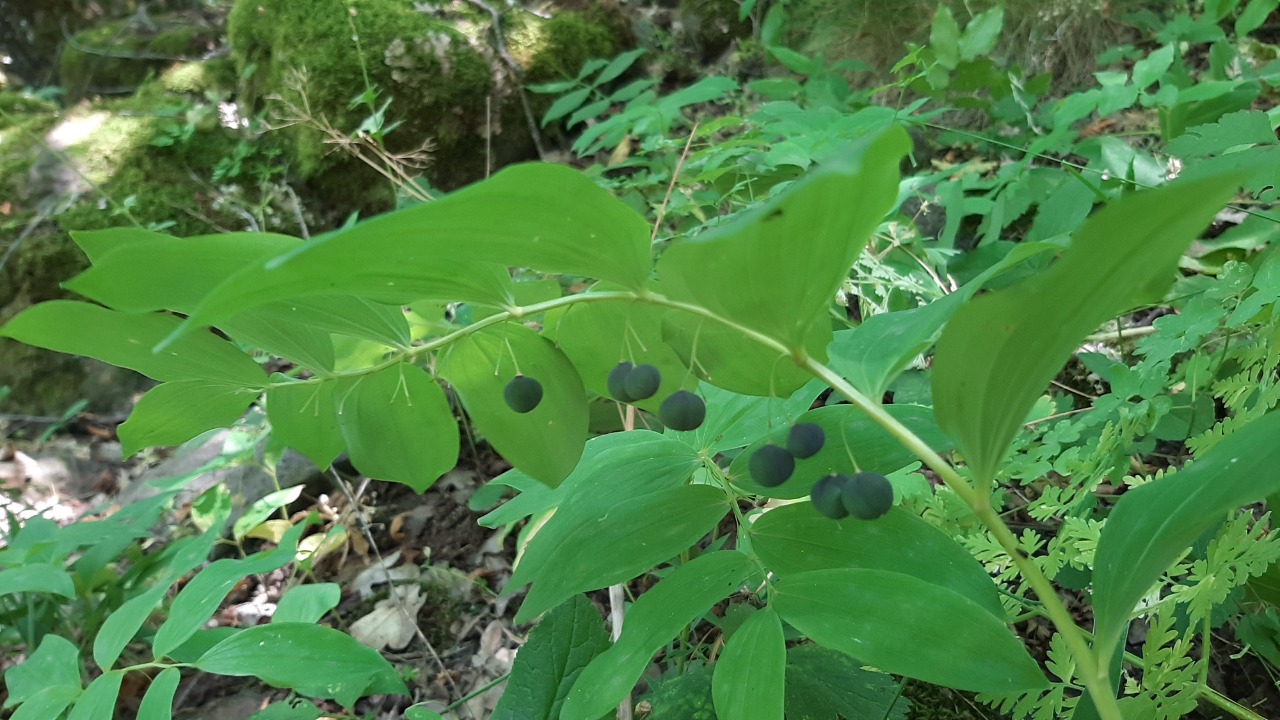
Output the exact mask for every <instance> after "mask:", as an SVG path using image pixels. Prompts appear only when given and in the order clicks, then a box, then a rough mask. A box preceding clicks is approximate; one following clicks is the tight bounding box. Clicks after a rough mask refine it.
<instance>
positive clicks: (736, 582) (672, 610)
mask: <svg viewBox="0 0 1280 720" xmlns="http://www.w3.org/2000/svg"><path fill="white" fill-rule="evenodd" d="M755 570H756V568H755V566H754V564H753V563H752V562H751V559H750V558H748V557H747V556H746V555H744V554H742V553H740V552H738V551H736V550H724V551H720V552H713V553H708V554H706V555H702V556H700V557H698V558H695V559H694V560H691V561H690V562H688V563H686V564H684V565H682V566H680V567H679V568H677V569H676V570H675V571H674V572H672V573H671V574H670V575H668V576H667V577H665V578H663V579H662V580H661V581H659V582H658V584H657V585H654V586H653V587H652V588H650V590H649V591H648V592H646V593H645V594H644V595H641V596H640V597H639V598H638V599H637V600H636V602H635V604H634V605H632V606H631V610H630V611H629V612H628V613H627V617H626V620H625V621H624V622H623V624H622V635H621V636H620V637H619V638H618V642H616V643H614V645H613V647H610V648H609V649H608V650H606V651H604V653H602V654H601V655H600V656H598V657H597V658H596V659H594V660H592V661H591V663H590V664H589V665H587V667H586V669H585V670H583V671H582V674H581V675H579V676H578V680H577V682H575V683H574V684H573V689H572V690H570V691H569V697H568V698H567V699H566V700H565V703H564V707H563V709H562V710H561V714H560V717H561V718H563V720H597V719H598V718H599V717H600V716H601V715H603V714H605V713H606V712H609V711H610V710H611V709H612V708H615V707H617V706H618V703H620V702H622V700H623V699H624V698H626V697H627V694H628V693H630V692H631V689H632V687H634V686H635V684H636V681H637V680H639V679H640V675H641V674H642V673H643V672H644V669H645V667H646V666H647V665H648V664H649V660H650V658H652V657H653V654H654V653H656V652H657V651H658V650H659V649H661V648H662V647H664V646H665V645H666V644H667V643H668V642H669V641H670V640H671V638H673V637H675V636H676V634H677V633H679V632H680V628H682V627H684V626H685V625H689V624H691V623H693V622H696V621H697V620H698V619H700V618H701V617H702V616H703V615H705V614H706V612H707V611H708V610H709V609H711V606H712V605H714V604H716V603H717V602H719V601H721V600H723V599H724V598H725V597H727V596H728V595H730V594H731V593H733V592H734V591H736V590H737V589H738V588H739V587H741V586H742V584H743V583H745V582H746V581H747V578H749V577H751V575H752V574H753V573H754V572H755Z"/></svg>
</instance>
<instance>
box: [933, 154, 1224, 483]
mask: <svg viewBox="0 0 1280 720" xmlns="http://www.w3.org/2000/svg"><path fill="white" fill-rule="evenodd" d="M1240 179H1241V175H1240V174H1239V173H1234V174H1227V175H1219V176H1214V177H1212V178H1205V179H1199V180H1195V181H1190V182H1188V181H1185V180H1183V181H1178V182H1174V183H1172V184H1170V185H1168V186H1166V187H1163V188H1159V189H1157V190H1150V191H1145V192H1140V193H1136V194H1134V195H1130V196H1127V197H1125V198H1123V199H1121V200H1119V201H1117V202H1116V203H1115V204H1113V205H1111V206H1109V207H1107V208H1105V209H1103V210H1102V211H1101V212H1099V213H1098V214H1097V215H1096V216H1094V217H1093V218H1091V219H1090V220H1088V221H1087V222H1086V223H1085V225H1084V226H1083V227H1082V228H1081V229H1080V231H1079V232H1078V233H1077V234H1076V237H1075V238H1074V240H1073V241H1072V244H1071V247H1070V248H1069V249H1068V250H1067V252H1066V253H1064V255H1063V257H1062V259H1061V260H1060V261H1059V262H1058V263H1056V264H1055V265H1053V266H1052V267H1051V268H1050V269H1049V270H1048V271H1047V272H1044V273H1042V274H1040V275H1037V276H1036V277H1034V278H1031V279H1028V280H1026V281H1024V282H1022V283H1020V284H1019V285H1016V286H1014V287H1012V288H1009V289H1007V290H1000V291H996V292H992V293H989V294H987V295H984V296H981V297H977V298H974V299H973V300H971V301H970V302H969V303H967V304H966V305H965V306H964V307H961V308H960V310H959V311H957V312H956V314H955V316H954V317H953V318H952V319H951V321H950V323H948V325H947V328H946V330H944V331H943V333H942V338H941V340H939V342H938V349H937V355H936V357H935V359H934V363H933V397H934V400H935V402H936V412H937V417H938V424H939V425H940V426H941V427H942V429H943V430H944V431H945V432H946V433H947V434H948V435H950V436H951V437H952V438H953V439H954V440H955V442H956V447H957V448H958V449H959V450H960V452H961V453H962V454H963V455H964V459H965V462H967V463H968V464H969V466H970V467H971V468H972V470H973V472H974V475H976V476H977V477H978V478H991V477H994V476H995V472H996V467H997V466H998V464H999V463H1000V460H1001V458H1003V457H1004V454H1005V451H1006V450H1007V449H1008V447H1009V443H1010V442H1012V441H1013V438H1014V436H1015V435H1016V434H1017V432H1018V429H1019V428H1020V427H1021V426H1022V423H1023V421H1025V420H1026V418H1027V413H1028V412H1030V410H1031V407H1032V405H1033V404H1034V403H1035V400H1036V398H1038V397H1039V396H1040V395H1041V393H1042V392H1043V391H1044V388H1045V386H1047V385H1048V384H1049V381H1050V380H1052V379H1053V376H1054V375H1055V374H1056V373H1057V372H1058V371H1059V370H1060V369H1061V368H1062V366H1063V364H1064V363H1065V362H1066V361H1067V359H1068V358H1069V357H1070V356H1071V353H1072V351H1074V350H1075V348H1076V347H1078V345H1079V343H1080V341H1081V340H1082V339H1083V338H1084V337H1085V336H1086V335H1088V334H1089V333H1090V332H1093V331H1094V330H1096V329H1097V328H1098V326H1100V325H1101V324H1102V323H1104V322H1106V321H1107V320H1109V319H1111V318H1113V317H1115V316H1116V315H1118V314H1120V313H1121V312H1123V311H1124V310H1127V309H1129V308H1131V307H1133V306H1135V305H1138V304H1141V303H1143V302H1149V301H1155V300H1159V299H1160V298H1161V297H1162V295H1163V292H1164V289H1165V288H1167V287H1168V286H1169V284H1170V283H1171V282H1172V281H1173V278H1174V276H1175V273H1176V271H1177V263H1178V258H1179V257H1180V256H1181V254H1182V251H1183V250H1185V249H1186V247H1187V246H1188V245H1189V244H1190V243H1191V241H1192V240H1193V239H1195V238H1196V236H1197V235H1199V233H1200V231H1201V230H1202V229H1204V227H1205V225H1207V224H1208V223H1209V221H1210V220H1211V219H1212V218H1213V216H1214V214H1215V213H1216V212H1217V211H1218V210H1219V209H1220V208H1221V207H1222V205H1223V204H1224V203H1226V202H1227V200H1229V199H1230V198H1231V196H1232V195H1233V194H1234V193H1235V190H1236V188H1237V187H1238V186H1239V181H1240Z"/></svg>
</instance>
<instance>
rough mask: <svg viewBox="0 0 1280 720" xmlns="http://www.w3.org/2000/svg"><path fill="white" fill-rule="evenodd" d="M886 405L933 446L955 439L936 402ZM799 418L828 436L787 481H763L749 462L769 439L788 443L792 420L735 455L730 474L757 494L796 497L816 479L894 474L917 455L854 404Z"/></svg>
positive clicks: (942, 448) (947, 445)
mask: <svg viewBox="0 0 1280 720" xmlns="http://www.w3.org/2000/svg"><path fill="white" fill-rule="evenodd" d="M884 409H885V411H886V412H887V413H889V414H890V415H892V416H893V417H894V418H896V419H897V420H898V422H900V423H902V424H903V425H905V426H907V427H909V428H911V431H912V432H913V433H915V434H916V436H917V437H919V438H921V439H922V440H924V441H925V442H926V443H928V444H929V447H931V448H934V449H935V450H937V451H939V452H945V451H946V450H948V449H950V448H951V441H950V440H949V439H948V438H947V436H946V435H943V434H942V431H941V430H939V429H938V425H937V423H936V422H934V419H933V411H932V410H931V409H930V408H927V407H922V406H920V405H886V406H885V408H884ZM795 422H796V423H814V424H815V425H817V426H819V427H821V428H822V431H823V434H824V435H825V436H826V442H825V443H824V444H823V446H822V449H821V450H819V451H818V453H817V454H816V455H813V456H812V457H809V458H806V459H804V460H800V461H797V463H796V472H795V473H794V474H793V475H792V477H791V479H790V480H788V481H787V482H785V483H783V484H781V485H778V486H777V487H764V486H762V485H759V484H757V483H756V482H755V481H754V480H752V479H751V473H750V472H749V471H748V469H747V464H748V463H749V462H750V461H751V455H753V454H754V453H755V451H756V450H758V449H759V448H760V447H761V446H762V445H764V444H765V443H767V442H773V443H774V444H775V445H785V444H786V438H787V433H788V432H789V431H790V426H780V427H775V428H773V429H772V430H771V431H770V432H769V434H768V435H766V436H765V437H763V438H761V439H759V440H757V441H756V442H754V443H752V444H751V446H750V447H748V448H747V449H746V450H744V451H742V452H741V453H739V454H738V456H737V457H736V458H734V460H733V463H732V464H730V466H729V479H730V480H731V481H732V482H733V484H734V485H736V486H737V487H739V488H741V489H742V490H744V491H746V492H749V493H752V494H754V495H762V496H764V497H775V498H784V499H794V498H801V497H805V496H807V495H808V494H809V491H810V490H812V489H813V484H814V483H815V482H817V481H818V480H819V479H821V478H822V477H824V476H826V475H830V474H831V473H845V474H850V473H853V472H857V471H858V470H860V469H861V470H870V471H873V472H878V473H880V474H882V475H888V474H889V473H891V472H893V471H895V470H898V469H899V468H902V467H904V466H906V465H908V464H909V463H911V462H913V461H914V460H915V456H914V455H912V454H911V452H910V451H909V450H907V449H906V448H904V447H903V446H902V443H900V442H898V441H897V439H895V438H894V437H893V436H892V435H890V434H889V432H888V431H887V430H885V429H884V428H882V427H880V425H879V424H878V423H876V422H875V421H874V420H872V419H871V418H870V417H869V416H868V415H867V414H866V413H864V412H862V411H861V410H859V409H858V408H856V407H854V406H852V405H828V406H826V407H821V408H817V409H815V410H810V411H809V412H806V413H804V414H803V415H800V416H799V417H797V418H796V419H795ZM851 458H852V459H851ZM855 460H856V461H857V467H856V468H855V467H854V461H855Z"/></svg>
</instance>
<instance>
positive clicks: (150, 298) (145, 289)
mask: <svg viewBox="0 0 1280 720" xmlns="http://www.w3.org/2000/svg"><path fill="white" fill-rule="evenodd" d="M73 237H75V239H76V241H77V242H79V243H81V247H84V243H85V241H86V239H87V238H94V240H90V242H94V241H95V240H97V237H96V236H95V235H94V234H92V233H73ZM108 242H110V241H109V240H107V241H101V242H99V243H98V244H97V247H96V248H95V250H96V252H95V253H94V255H96V257H95V258H94V259H93V266H92V267H90V268H89V269H88V270H85V271H84V272H82V273H80V274H79V275H77V276H75V277H74V278H72V279H71V280H68V281H67V282H66V283H65V284H64V285H65V287H66V288H67V289H69V290H71V291H73V292H77V293H80V294H81V295H83V296H85V297H87V298H89V299H91V300H96V301H98V302H100V303H102V304H103V305H106V306H107V307H110V308H114V309H116V310H120V311H123V312H136V313H142V312H149V311H152V310H173V311H175V312H181V313H190V312H191V311H192V310H194V309H195V308H196V306H197V305H198V304H199V303H200V301H201V300H203V299H204V297H205V296H206V295H208V294H209V292H210V291H211V290H213V288H215V287H216V286H217V285H218V284H219V283H221V282H223V281H224V280H226V279H227V278H229V277H231V276H232V275H234V274H236V273H237V272H239V271H240V270H242V269H243V268H245V267H246V266H248V265H251V264H255V263H257V264H261V263H264V262H266V261H267V260H269V259H271V258H273V257H275V256H277V255H280V254H282V253H285V252H288V251H290V250H293V249H294V248H297V247H298V246H299V245H301V244H302V241H301V240H299V239H298V238H294V237H289V236H287V235H277V234H274V233H247V232H242V233H221V234H218V235H204V236H201V237H192V238H177V237H171V236H168V235H143V236H138V235H132V234H131V236H130V237H129V238H127V239H124V242H119V241H117V242H115V243H114V244H110V245H108V244H107V243H108Z"/></svg>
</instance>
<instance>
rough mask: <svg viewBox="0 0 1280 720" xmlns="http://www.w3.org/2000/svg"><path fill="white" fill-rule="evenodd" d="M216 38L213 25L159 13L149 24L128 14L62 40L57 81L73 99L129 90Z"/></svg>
mask: <svg viewBox="0 0 1280 720" xmlns="http://www.w3.org/2000/svg"><path fill="white" fill-rule="evenodd" d="M216 36H217V32H216V31H215V30H214V29H213V28H210V27H203V26H197V25H192V24H191V22H190V20H189V19H187V18H183V17H177V16H175V17H172V18H166V17H164V16H158V17H156V18H155V19H154V21H153V24H152V25H151V26H143V25H141V24H139V23H137V22H136V21H134V19H132V18H129V19H125V20H118V21H115V22H110V23H106V24H103V25H99V26H97V27H93V28H90V29H88V30H85V31H83V32H81V33H78V34H77V35H76V36H75V41H74V43H67V45H66V46H65V47H64V48H63V50H62V54H61V55H60V56H59V58H58V81H59V84H60V85H62V87H63V88H64V89H66V91H67V95H68V97H70V98H72V99H76V98H80V97H83V96H85V95H86V94H90V93H93V92H104V93H116V92H120V91H121V90H128V89H131V88H133V87H135V86H137V85H139V84H141V83H142V82H143V81H145V80H146V79H147V77H149V76H151V75H154V74H156V73H158V72H160V71H161V70H163V69H164V68H165V67H167V66H169V65H171V64H173V63H174V62H175V61H176V60H177V59H178V58H180V57H182V56H187V55H193V54H195V53H196V52H197V51H198V50H199V48H200V47H201V45H202V44H206V43H207V42H212V41H214V40H216V39H217V38H216Z"/></svg>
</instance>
